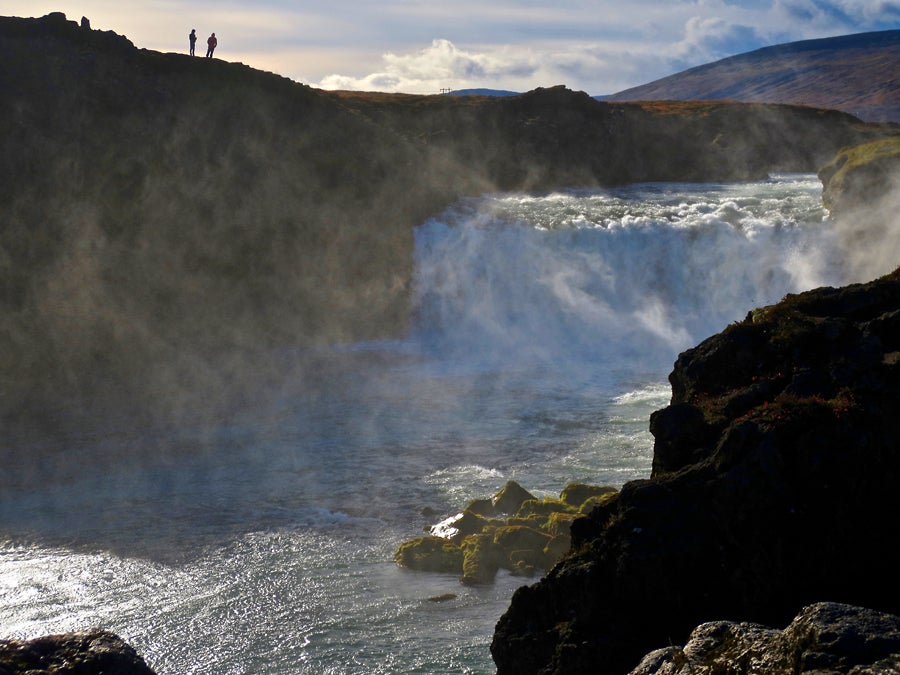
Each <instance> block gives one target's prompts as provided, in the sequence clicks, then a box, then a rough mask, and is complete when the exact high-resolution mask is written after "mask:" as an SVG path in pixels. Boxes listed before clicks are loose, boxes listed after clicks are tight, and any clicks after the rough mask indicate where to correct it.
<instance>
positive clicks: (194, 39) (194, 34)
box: [188, 28, 197, 56]
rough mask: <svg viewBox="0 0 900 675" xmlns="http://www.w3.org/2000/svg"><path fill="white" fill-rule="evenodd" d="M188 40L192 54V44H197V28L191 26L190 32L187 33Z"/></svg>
mask: <svg viewBox="0 0 900 675" xmlns="http://www.w3.org/2000/svg"><path fill="white" fill-rule="evenodd" d="M188 40H190V41H191V56H193V55H194V45H195V44H197V29H196V28H191V34H190V35H188Z"/></svg>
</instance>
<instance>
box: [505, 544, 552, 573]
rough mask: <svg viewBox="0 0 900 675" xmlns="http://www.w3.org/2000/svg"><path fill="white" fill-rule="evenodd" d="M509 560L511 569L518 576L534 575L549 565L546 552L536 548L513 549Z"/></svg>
mask: <svg viewBox="0 0 900 675" xmlns="http://www.w3.org/2000/svg"><path fill="white" fill-rule="evenodd" d="M508 560H509V571H510V572H512V574H513V575H514V576H518V577H533V576H534V575H535V574H537V572H538V570H543V569H546V567H547V563H546V559H545V556H544V552H543V551H535V550H534V549H524V550H517V551H511V552H510V554H509V558H508Z"/></svg>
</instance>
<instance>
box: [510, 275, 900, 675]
mask: <svg viewBox="0 0 900 675" xmlns="http://www.w3.org/2000/svg"><path fill="white" fill-rule="evenodd" d="M669 379H670V382H671V384H672V392H673V394H672V402H671V404H670V405H669V406H668V407H667V408H664V409H662V410H660V411H658V412H656V413H655V414H654V415H653V416H652V417H651V420H650V430H651V432H652V433H653V435H654V437H655V446H654V460H653V472H652V476H651V477H650V478H649V479H647V480H641V481H636V482H632V483H628V484H626V485H625V486H624V487H623V489H622V490H621V492H620V493H619V496H618V497H617V499H615V500H613V501H612V502H609V503H607V504H605V505H604V506H603V507H600V508H597V509H595V510H594V511H593V512H591V514H590V516H589V517H587V518H583V519H580V520H576V521H575V522H574V523H573V526H572V536H573V546H572V550H571V552H570V554H569V556H568V557H567V558H566V559H564V560H563V562H561V563H560V564H559V565H558V566H557V567H556V568H554V569H553V570H552V571H551V572H550V574H548V576H547V577H546V578H544V579H543V580H542V581H540V582H539V583H537V584H535V585H533V586H530V587H524V588H521V589H519V590H518V591H517V592H516V594H515V595H514V597H513V600H512V604H511V606H510V609H509V610H508V611H507V613H506V614H505V615H504V616H503V617H502V618H501V620H500V622H499V623H498V625H497V629H496V633H495V636H494V641H493V645H492V652H493V655H494V658H495V661H496V663H497V665H498V672H499V673H501V674H502V673H516V674H517V675H518V674H521V673H567V674H573V673H624V672H628V671H629V670H630V669H632V668H634V667H635V666H636V665H637V664H638V662H639V661H640V659H641V657H642V656H643V654H644V653H645V652H648V651H650V650H652V649H656V648H662V647H665V646H667V645H669V644H672V643H676V644H678V643H681V644H683V643H684V641H685V640H686V639H687V637H688V634H689V632H690V631H691V630H692V629H693V628H694V626H696V625H698V624H701V623H704V622H708V621H718V620H732V621H743V622H759V623H763V624H767V625H770V626H786V625H787V624H788V623H789V621H790V620H791V618H792V617H793V616H794V615H795V614H796V613H797V612H798V611H799V610H800V609H801V608H802V607H804V606H805V605H807V604H809V603H813V602H819V601H832V602H841V603H850V604H856V605H861V606H866V607H871V608H874V609H877V610H880V611H884V612H889V613H894V614H896V613H900V586H898V584H897V577H896V574H897V569H898V566H900V551H898V549H897V547H896V546H894V543H893V542H895V541H896V540H897V538H898V536H900V528H898V524H897V520H896V513H897V507H898V500H897V491H896V485H897V481H898V479H900V453H898V452H897V450H898V445H897V438H900V270H897V271H895V272H893V273H892V274H889V275H887V276H884V277H881V278H879V279H876V280H874V281H871V282H869V283H866V284H857V285H852V286H848V287H846V288H840V289H835V288H822V289H818V290H815V291H810V292H807V293H803V294H800V295H791V296H787V297H786V298H785V299H784V300H783V301H781V302H780V303H778V304H776V305H773V306H770V307H765V308H761V309H758V310H755V311H753V312H751V313H750V314H749V315H748V316H747V318H746V319H744V320H743V321H740V322H737V323H735V324H733V325H731V326H729V327H727V328H726V329H725V330H724V331H722V332H721V333H720V334H718V335H715V336H713V337H711V338H709V339H707V340H706V341H704V342H702V343H701V344H700V345H698V346H697V347H695V348H693V349H690V350H688V351H686V352H684V353H683V354H681V355H680V356H679V357H678V360H677V362H676V363H675V367H674V370H673V372H672V374H671V375H670V377H669ZM736 672H737V671H736Z"/></svg>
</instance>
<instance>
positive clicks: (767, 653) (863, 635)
mask: <svg viewBox="0 0 900 675" xmlns="http://www.w3.org/2000/svg"><path fill="white" fill-rule="evenodd" d="M807 672H822V673H825V672H827V673H855V674H856V675H863V674H864V673H869V674H871V675H875V674H876V673H884V674H887V673H897V672H900V617H898V616H896V615H894V614H885V613H883V612H877V611H874V610H871V609H866V608H861V607H853V606H850V605H842V604H838V603H828V602H823V603H817V604H814V605H810V606H808V607H804V608H803V609H802V610H801V611H800V613H799V614H798V615H797V616H796V617H795V618H794V620H793V621H791V623H790V625H789V626H788V627H787V628H785V629H784V630H777V629H773V628H768V627H766V626H761V625H759V624H752V623H746V622H734V621H714V622H710V623H706V624H703V625H701V626H698V627H697V628H695V629H694V630H693V631H692V632H691V634H690V637H689V638H688V641H687V643H686V644H685V645H684V646H683V647H678V646H668V647H664V648H661V649H659V650H656V651H654V652H651V653H650V654H648V655H647V656H645V657H644V658H643V660H642V661H641V662H640V664H638V667H637V668H635V669H634V670H632V671H631V673H630V675H679V674H682V673H683V674H684V675H688V673H689V674H690V675H719V674H720V673H766V675H795V674H796V673H807Z"/></svg>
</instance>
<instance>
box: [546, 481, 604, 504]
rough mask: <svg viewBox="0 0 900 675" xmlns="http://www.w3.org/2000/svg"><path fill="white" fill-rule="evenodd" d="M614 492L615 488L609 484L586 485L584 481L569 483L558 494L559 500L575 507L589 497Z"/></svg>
mask: <svg viewBox="0 0 900 675" xmlns="http://www.w3.org/2000/svg"><path fill="white" fill-rule="evenodd" d="M611 492H616V488H614V487H610V486H609V485H587V484H585V483H569V484H568V485H567V486H566V487H565V488H564V489H563V491H562V492H561V493H560V494H559V498H560V500H561V501H563V502H565V503H566V504H568V505H569V506H574V507H575V508H578V507H580V506H581V505H582V504H584V502H585V500H586V499H588V498H589V497H598V496H600V495H605V494H609V493H611Z"/></svg>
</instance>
